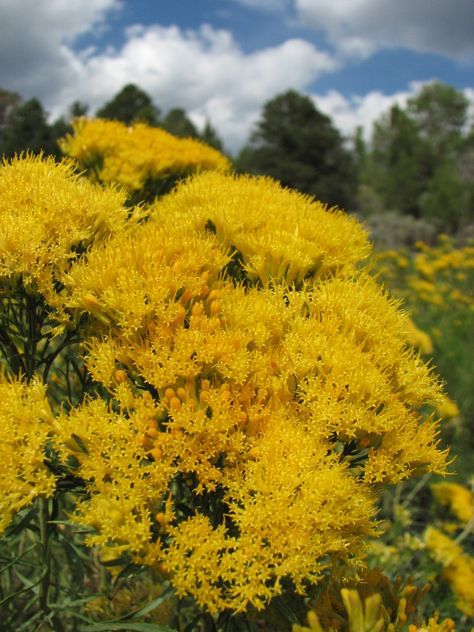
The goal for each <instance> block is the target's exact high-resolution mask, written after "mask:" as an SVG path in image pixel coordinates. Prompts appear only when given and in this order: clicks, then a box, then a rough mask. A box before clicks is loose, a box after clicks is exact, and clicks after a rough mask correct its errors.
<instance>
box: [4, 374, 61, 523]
mask: <svg viewBox="0 0 474 632" xmlns="http://www.w3.org/2000/svg"><path fill="white" fill-rule="evenodd" d="M51 422H52V415H51V411H50V409H49V405H48V403H47V400H46V395H45V388H44V386H43V385H42V384H41V383H40V382H39V381H38V380H33V381H32V382H30V383H29V384H27V383H25V382H23V381H21V380H20V379H16V380H12V381H7V380H6V379H5V377H4V376H2V377H1V378H0V433H1V436H2V440H1V442H0V463H1V464H2V476H1V477H0V534H1V533H2V532H3V531H4V530H5V528H6V527H7V526H8V524H9V523H10V521H11V519H12V517H13V516H14V515H15V514H16V513H17V512H18V511H20V510H21V509H23V507H27V506H28V505H30V504H31V503H32V502H33V501H34V499H35V498H37V497H38V496H47V497H48V496H52V494H53V493H54V490H55V486H56V482H55V477H54V475H53V473H52V472H51V470H50V469H49V468H48V467H47V465H46V463H45V461H46V454H45V446H46V443H47V441H48V439H49V436H50V433H51Z"/></svg>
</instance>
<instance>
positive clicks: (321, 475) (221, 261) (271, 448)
mask: <svg viewBox="0 0 474 632" xmlns="http://www.w3.org/2000/svg"><path fill="white" fill-rule="evenodd" d="M368 252H369V246H368V242H367V237H366V234H365V232H364V231H363V229H362V228H361V227H360V226H359V225H358V224H357V223H356V222H355V221H354V220H353V219H351V218H349V217H347V216H345V215H343V214H342V213H339V212H336V211H328V210H326V209H325V208H324V207H322V206H321V205H320V204H319V203H317V202H311V201H310V200H309V199H308V198H306V197H304V196H302V195H300V194H298V193H296V192H291V191H288V190H285V189H282V188H281V187H280V186H279V185H278V184H276V183H275V182H273V181H271V180H269V179H265V178H260V179H258V178H250V177H235V176H225V175H223V174H219V173H207V174H201V175H196V176H194V177H193V178H191V179H190V180H188V181H186V182H185V183H183V184H182V185H180V186H179V187H178V189H177V190H176V191H175V192H173V193H171V194H169V195H168V196H166V197H164V198H162V199H161V200H160V201H159V202H157V203H156V204H155V205H154V207H153V209H152V213H151V215H150V218H149V221H148V222H146V223H144V224H141V225H134V226H132V227H131V228H130V229H129V230H128V231H126V232H124V231H122V232H121V233H118V234H116V235H114V236H112V237H111V238H110V239H109V240H108V241H107V242H104V243H96V244H94V245H93V246H92V247H91V248H90V250H89V251H88V252H87V253H86V255H85V256H84V257H83V258H82V260H81V261H78V262H76V263H74V265H73V266H71V269H70V271H69V273H68V275H67V276H66V277H65V279H64V285H65V289H64V292H63V293H62V295H61V296H62V297H63V298H64V306H63V307H64V309H65V310H68V311H71V312H73V313H74V314H75V315H76V318H77V319H78V320H79V319H80V320H81V322H82V320H83V318H84V314H89V316H90V318H89V323H90V324H89V327H90V329H89V331H90V332H92V335H91V337H90V338H89V340H88V342H87V345H88V357H87V360H86V361H87V365H88V367H89V371H90V373H91V375H92V376H93V378H94V379H95V380H96V381H97V382H99V383H101V384H103V385H104V386H105V387H106V388H107V389H109V392H110V394H111V396H112V397H113V398H114V400H113V402H112V404H111V406H110V407H109V406H107V405H106V404H104V403H103V402H96V401H94V400H90V401H88V402H86V403H85V404H84V405H83V406H82V407H80V408H78V409H76V410H73V411H71V412H70V413H69V415H66V414H64V415H61V416H60V418H59V419H58V422H57V425H56V428H57V434H56V437H55V440H54V441H55V445H56V447H57V449H58V451H59V452H60V454H61V456H62V459H63V461H64V463H70V462H71V459H72V460H73V462H74V463H75V468H76V470H77V474H78V475H79V476H80V477H81V478H83V479H84V480H85V481H86V483H87V487H88V490H89V497H88V498H86V499H84V500H83V501H81V503H80V504H79V506H78V508H77V514H76V516H75V518H74V520H76V521H78V522H80V523H81V524H84V525H86V526H90V527H93V529H94V532H93V533H91V534H90V535H89V536H88V541H89V543H90V544H100V545H101V546H105V547H109V549H110V551H109V552H110V554H111V555H117V556H118V555H120V553H121V552H125V551H127V552H129V553H132V554H133V556H134V557H135V558H136V559H137V560H139V561H140V562H144V563H146V564H149V565H161V566H160V568H161V569H162V571H163V572H166V573H167V574H169V576H170V581H171V582H172V584H173V586H174V587H175V590H176V592H177V594H178V595H180V596H181V595H185V594H191V595H192V596H193V597H194V598H195V599H196V601H197V603H198V604H200V605H201V606H202V607H203V608H207V609H208V610H210V611H211V612H216V611H219V610H222V609H226V608H231V609H232V610H233V611H241V610H245V609H246V608H247V607H248V606H249V604H252V605H254V606H255V607H257V608H262V607H264V606H265V604H266V603H268V601H269V600H270V599H271V598H272V597H273V596H274V595H277V594H279V593H280V592H281V591H282V590H283V588H282V586H283V584H284V580H286V579H291V580H292V581H293V583H294V585H295V586H296V588H297V590H298V591H300V592H302V591H304V589H305V585H306V583H307V582H316V581H317V580H318V578H319V577H320V575H321V572H322V570H323V569H324V568H325V566H326V564H327V563H328V560H330V559H341V560H343V561H348V562H350V561H351V560H354V561H357V559H358V558H359V556H360V554H361V553H362V542H363V540H364V538H365V537H366V536H367V535H368V534H370V533H372V530H373V526H372V520H373V516H374V508H373V499H374V492H373V483H377V482H388V481H398V480H401V479H404V478H407V477H409V476H411V475H412V474H414V473H417V472H418V471H423V470H429V471H438V472H439V471H443V470H444V467H445V460H446V454H445V453H443V452H441V451H439V450H438V448H437V438H436V436H437V427H436V424H435V423H434V422H433V420H432V419H430V418H423V417H422V416H421V413H420V409H421V408H422V406H423V405H424V403H425V402H426V401H427V400H436V399H439V398H440V397H441V391H440V387H439V384H438V383H437V381H436V379H435V378H434V376H433V375H432V371H431V369H429V368H428V367H427V366H426V365H425V364H424V363H423V362H422V361H421V359H420V358H419V356H418V355H416V354H415V353H414V351H413V350H412V349H411V348H409V347H407V346H406V344H405V337H406V330H407V319H406V317H405V316H404V315H403V314H402V313H400V311H399V310H398V304H397V303H396V302H394V301H392V300H391V299H389V298H388V297H387V295H386V294H384V293H383V291H381V290H380V288H379V287H378V286H377V284H376V283H375V281H374V280H373V279H372V278H371V277H370V276H369V274H368V272H367V270H366V269H365V268H363V267H362V264H363V263H364V260H365V258H366V257H367V255H368Z"/></svg>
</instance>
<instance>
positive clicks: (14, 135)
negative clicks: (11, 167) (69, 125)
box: [0, 99, 63, 158]
mask: <svg viewBox="0 0 474 632" xmlns="http://www.w3.org/2000/svg"><path fill="white" fill-rule="evenodd" d="M62 133H63V128H61V126H60V125H59V123H58V125H57V126H56V127H54V126H53V127H52V126H50V125H49V124H48V122H47V120H46V113H45V112H44V110H43V106H42V105H41V103H40V102H39V101H38V99H30V100H29V101H25V103H22V104H20V105H17V106H16V107H15V108H14V109H13V110H12V111H11V112H10V114H9V116H8V117H7V120H6V122H5V125H4V126H3V129H2V130H1V132H0V155H2V154H3V155H5V156H6V157H12V156H13V155H14V154H16V153H20V152H22V151H30V152H32V153H34V154H38V153H40V152H41V151H42V152H44V153H45V154H51V155H53V156H55V157H57V158H59V157H60V156H61V152H60V150H59V147H58V145H57V139H58V138H59V136H61V135H62Z"/></svg>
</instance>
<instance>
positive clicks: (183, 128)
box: [161, 108, 199, 138]
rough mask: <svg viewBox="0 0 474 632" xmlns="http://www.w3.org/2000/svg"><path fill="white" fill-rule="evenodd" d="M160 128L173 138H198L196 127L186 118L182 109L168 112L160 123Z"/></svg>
mask: <svg viewBox="0 0 474 632" xmlns="http://www.w3.org/2000/svg"><path fill="white" fill-rule="evenodd" d="M161 126H162V127H163V128H164V129H165V130H166V131H167V132H169V133H170V134H173V135H174V136H181V137H184V138H186V137H191V138H198V136H199V132H198V131H197V129H196V126H195V125H194V123H193V122H192V121H191V120H190V119H189V118H188V116H187V114H186V111H185V110H183V108H173V109H172V110H170V111H169V112H168V113H167V115H166V116H165V118H164V119H163V121H162V122H161Z"/></svg>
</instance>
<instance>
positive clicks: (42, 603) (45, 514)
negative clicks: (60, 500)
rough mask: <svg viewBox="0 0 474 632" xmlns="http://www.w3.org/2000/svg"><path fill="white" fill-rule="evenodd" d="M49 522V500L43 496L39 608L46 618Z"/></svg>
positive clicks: (40, 518)
mask: <svg viewBox="0 0 474 632" xmlns="http://www.w3.org/2000/svg"><path fill="white" fill-rule="evenodd" d="M48 520H49V510H48V499H47V498H44V497H43V496H42V497H41V498H40V499H39V528H40V539H41V550H42V554H43V559H42V562H43V569H44V575H43V578H42V579H41V583H40V587H39V607H40V609H41V610H42V612H43V613H44V614H45V616H48V615H49V605H48V596H49V585H50V577H51V564H50V561H51V560H50V554H49V553H50V548H49V542H48Z"/></svg>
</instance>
